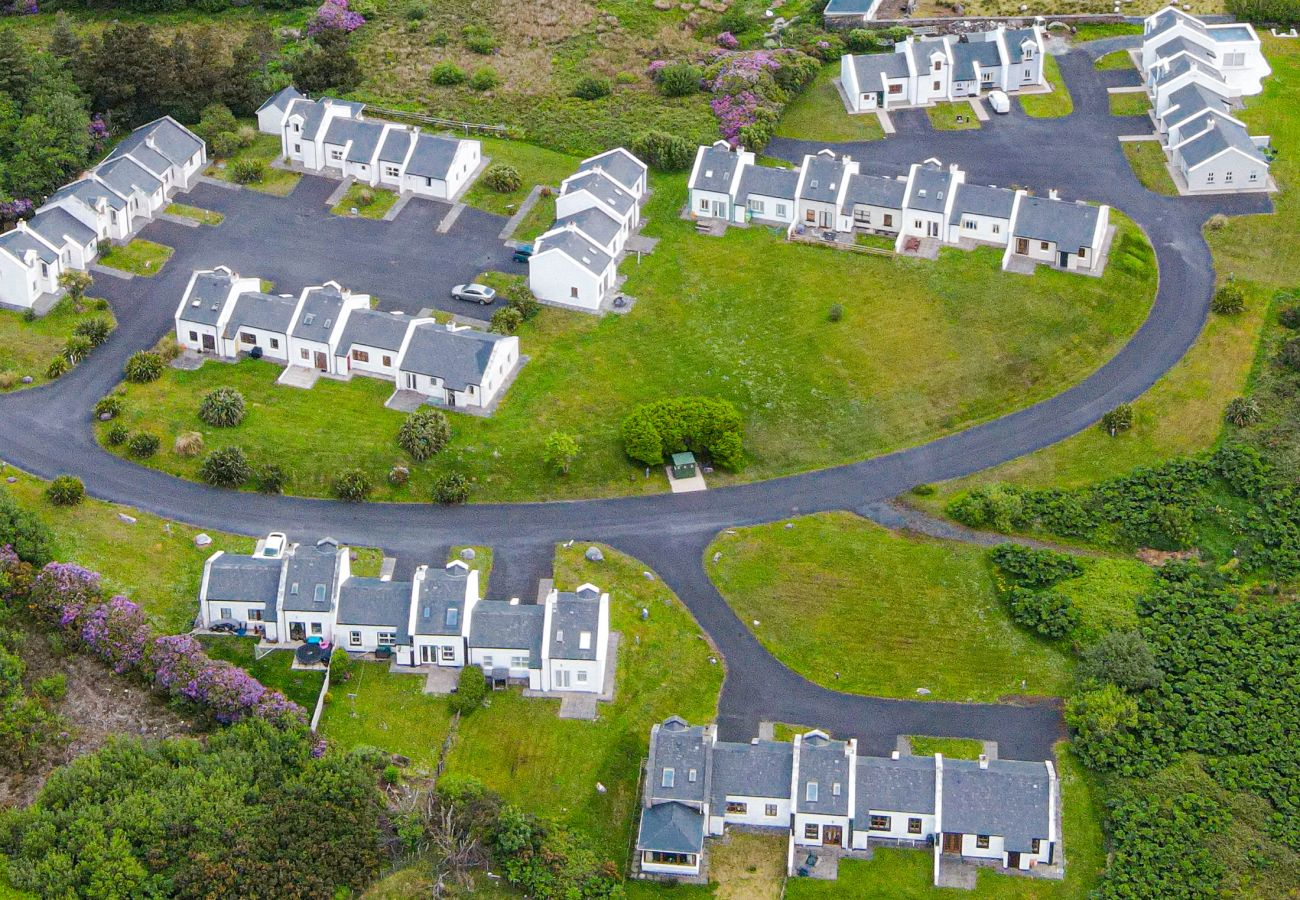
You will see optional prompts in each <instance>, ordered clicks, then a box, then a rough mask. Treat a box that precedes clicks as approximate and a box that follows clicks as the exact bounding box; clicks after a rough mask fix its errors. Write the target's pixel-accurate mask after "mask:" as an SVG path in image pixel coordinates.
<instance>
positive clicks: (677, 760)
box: [645, 716, 710, 803]
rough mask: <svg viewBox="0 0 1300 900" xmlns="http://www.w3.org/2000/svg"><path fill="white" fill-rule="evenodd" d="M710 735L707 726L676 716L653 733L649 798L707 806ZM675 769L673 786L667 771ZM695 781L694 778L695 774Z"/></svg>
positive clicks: (648, 782)
mask: <svg viewBox="0 0 1300 900" xmlns="http://www.w3.org/2000/svg"><path fill="white" fill-rule="evenodd" d="M709 744H710V738H709V732H708V729H707V728H705V727H704V726H703V725H687V724H686V723H685V722H684V721H682V720H681V719H680V718H678V717H676V716H673V717H671V718H669V719H668V720H666V721H665V722H663V723H662V724H660V725H659V726H658V727H657V728H655V729H654V730H653V731H652V733H651V739H650V755H649V761H648V774H647V780H646V787H645V790H646V796H648V797H650V798H651V799H653V800H656V801H659V800H683V801H686V802H688V803H703V802H704V801H705V800H707V799H708V780H709V779H708V775H709V765H710V759H709ZM665 769H672V770H673V773H672V777H671V779H670V781H671V783H670V784H665V783H664V770H665ZM692 771H694V772H695V778H694V779H692V778H691V772H692Z"/></svg>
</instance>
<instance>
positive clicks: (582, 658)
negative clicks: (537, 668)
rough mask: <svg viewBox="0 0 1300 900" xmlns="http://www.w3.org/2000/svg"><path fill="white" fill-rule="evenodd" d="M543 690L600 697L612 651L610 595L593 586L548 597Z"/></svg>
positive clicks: (556, 592)
mask: <svg viewBox="0 0 1300 900" xmlns="http://www.w3.org/2000/svg"><path fill="white" fill-rule="evenodd" d="M545 610H546V612H545V616H544V623H543V628H542V652H541V657H542V679H541V680H542V688H541V689H542V690H544V691H578V692H585V693H592V694H599V693H601V692H602V691H604V689H605V662H606V656H607V653H608V651H609V594H606V593H603V592H602V591H601V590H600V588H598V587H596V586H595V585H594V584H584V585H581V586H580V587H579V588H578V589H577V590H576V591H557V590H555V589H554V588H552V589H551V592H550V593H549V594H547V596H546V602H545Z"/></svg>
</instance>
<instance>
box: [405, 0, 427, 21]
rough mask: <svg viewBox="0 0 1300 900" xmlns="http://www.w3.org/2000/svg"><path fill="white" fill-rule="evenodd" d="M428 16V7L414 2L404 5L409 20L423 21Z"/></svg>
mask: <svg viewBox="0 0 1300 900" xmlns="http://www.w3.org/2000/svg"><path fill="white" fill-rule="evenodd" d="M428 16H429V7H427V6H425V5H424V4H423V3H420V2H415V3H412V4H410V5H409V6H407V7H406V19H407V21H409V22H423V21H424V20H425V19H426V18H428Z"/></svg>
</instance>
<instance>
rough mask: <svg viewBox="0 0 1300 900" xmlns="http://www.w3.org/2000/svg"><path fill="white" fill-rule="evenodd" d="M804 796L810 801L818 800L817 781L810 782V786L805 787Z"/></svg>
mask: <svg viewBox="0 0 1300 900" xmlns="http://www.w3.org/2000/svg"><path fill="white" fill-rule="evenodd" d="M804 797H805V799H807V801H808V802H809V803H816V802H817V782H815V781H810V782H808V787H807V788H805V789H804Z"/></svg>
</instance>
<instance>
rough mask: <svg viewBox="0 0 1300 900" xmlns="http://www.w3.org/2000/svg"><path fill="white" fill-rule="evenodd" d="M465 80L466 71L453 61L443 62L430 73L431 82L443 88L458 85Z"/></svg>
mask: <svg viewBox="0 0 1300 900" xmlns="http://www.w3.org/2000/svg"><path fill="white" fill-rule="evenodd" d="M465 78H466V75H465V70H464V69H462V68H461V67H460V66H458V65H456V64H455V63H454V62H452V61H451V60H443V61H442V62H440V63H438V64H437V65H435V66H434V67H433V68H432V69H431V70H430V71H429V80H430V81H432V82H433V83H434V84H439V85H442V86H443V87H453V86H455V85H458V84H460V83H461V82H463V81H464V80H465Z"/></svg>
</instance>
